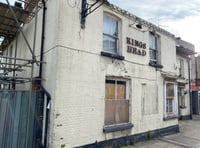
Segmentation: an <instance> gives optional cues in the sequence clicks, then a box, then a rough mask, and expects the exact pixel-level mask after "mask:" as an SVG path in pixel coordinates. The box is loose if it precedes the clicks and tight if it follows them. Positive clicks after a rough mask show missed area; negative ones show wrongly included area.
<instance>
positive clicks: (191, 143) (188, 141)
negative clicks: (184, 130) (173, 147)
mask: <svg viewBox="0 0 200 148" xmlns="http://www.w3.org/2000/svg"><path fill="white" fill-rule="evenodd" d="M160 140H163V141H165V142H169V143H173V144H177V145H180V146H183V147H188V148H200V140H199V139H196V138H192V137H188V136H184V135H180V134H176V135H170V136H165V137H162V138H160Z"/></svg>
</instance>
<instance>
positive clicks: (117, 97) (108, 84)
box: [104, 78, 129, 126]
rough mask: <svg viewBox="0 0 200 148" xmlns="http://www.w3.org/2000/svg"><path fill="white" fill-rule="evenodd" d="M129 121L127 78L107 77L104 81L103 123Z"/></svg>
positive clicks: (113, 123) (110, 123)
mask: <svg viewBox="0 0 200 148" xmlns="http://www.w3.org/2000/svg"><path fill="white" fill-rule="evenodd" d="M128 122H129V84H128V80H124V79H112V78H108V79H106V81H105V120H104V125H105V126H106V125H115V124H120V123H128Z"/></svg>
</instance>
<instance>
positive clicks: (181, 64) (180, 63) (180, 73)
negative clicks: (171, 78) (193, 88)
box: [179, 59, 184, 77]
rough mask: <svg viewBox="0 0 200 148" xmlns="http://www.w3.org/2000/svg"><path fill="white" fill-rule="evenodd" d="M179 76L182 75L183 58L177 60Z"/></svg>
mask: <svg viewBox="0 0 200 148" xmlns="http://www.w3.org/2000/svg"><path fill="white" fill-rule="evenodd" d="M179 77H184V60H183V59H180V60H179Z"/></svg>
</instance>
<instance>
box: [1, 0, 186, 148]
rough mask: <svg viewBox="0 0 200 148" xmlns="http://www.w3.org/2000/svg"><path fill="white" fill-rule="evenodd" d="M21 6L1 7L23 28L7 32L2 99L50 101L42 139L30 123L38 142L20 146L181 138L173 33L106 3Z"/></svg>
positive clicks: (102, 144) (51, 0)
mask: <svg viewBox="0 0 200 148" xmlns="http://www.w3.org/2000/svg"><path fill="white" fill-rule="evenodd" d="M16 4H18V5H16V6H10V5H9V4H7V5H4V4H1V6H3V7H1V10H2V11H4V12H7V15H8V14H9V17H11V18H12V21H13V22H12V23H14V24H12V25H10V26H13V25H18V27H19V28H18V29H16V30H13V32H14V33H13V36H12V38H9V34H8V33H7V34H6V33H5V34H6V35H4V34H3V32H1V35H2V36H4V37H3V40H2V43H1V53H2V56H1V62H2V63H1V64H2V71H1V72H2V74H1V82H2V93H5V91H7V92H8V89H10V90H13V91H17V92H20V91H22V90H29V92H31V93H32V94H34V93H35V92H37V91H41V92H43V94H45V96H44V97H43V99H44V101H45V102H43V103H44V107H42V108H43V110H41V109H40V110H39V113H38V112H37V113H38V114H37V115H38V116H36V117H39V116H40V117H42V119H41V118H40V126H39V127H38V128H37V129H38V130H37V133H35V132H34V131H35V130H34V127H35V126H33V125H32V124H30V123H32V122H33V121H34V123H35V120H34V119H33V120H30V121H29V120H26V121H27V122H28V123H27V125H29V124H30V126H28V127H29V129H33V130H32V131H29V130H26V131H25V135H26V136H27V137H35V136H31V134H33V135H36V137H35V139H33V138H32V139H28V138H26V137H25V139H24V140H22V141H21V145H20V146H19V147H26V146H27V145H29V143H30V141H31V140H32V141H33V142H32V143H31V145H32V147H36V146H35V145H40V144H41V145H43V146H44V147H49V148H57V147H61V148H64V147H66V148H69V147H106V146H113V147H119V146H120V145H121V144H124V143H126V142H128V141H132V140H142V139H148V136H149V135H151V136H158V135H167V134H172V133H175V132H178V131H179V126H178V115H179V106H178V102H179V101H178V92H179V89H181V87H180V88H179V87H178V86H179V84H186V82H185V81H184V82H182V83H181V82H180V83H179V82H178V81H177V78H180V77H178V74H177V56H176V38H175V36H174V35H173V34H172V33H170V32H168V31H166V30H164V29H162V28H160V27H158V26H156V25H154V24H152V23H150V22H148V21H146V20H144V19H142V18H139V17H137V16H135V15H134V14H131V13H129V12H127V11H125V10H123V9H121V8H119V7H117V6H115V5H113V4H110V3H109V2H108V1H105V0H104V1H100V0H97V1H94V0H87V1H86V0H82V1H69V0H59V1H55V0H48V1H45V0H42V1H38V2H37V1H31V4H32V5H23V4H22V5H21V7H19V6H20V4H19V3H16ZM28 4H29V3H28ZM37 4H38V5H37ZM33 6H35V7H33ZM3 8H6V10H4V9H3ZM18 11H19V12H18ZM16 12H18V13H16ZM13 13H15V14H16V15H14V14H13ZM4 14H6V13H4ZM12 16H14V17H12ZM22 17H23V18H22ZM30 17H31V18H30ZM7 18H8V16H5V17H4V22H6V21H8V22H9V20H7ZM17 20H20V21H17ZM27 20H28V21H27ZM10 23H11V22H10ZM15 23H16V24H15ZM20 23H21V24H20ZM8 26H9V25H7V27H8ZM3 29H7V28H6V26H4V27H3ZM180 50H181V49H180ZM28 59H29V60H28ZM23 60H24V62H27V63H24V62H22V61H23ZM180 63H181V61H180ZM20 65H21V67H20ZM36 90H37V91H36ZM183 91H184V90H183ZM181 92H182V90H181ZM29 97H30V98H31V95H29ZM30 98H29V99H30ZM32 100H33V99H32ZM36 100H37V97H36ZM40 100H41V99H40ZM39 102H41V101H39ZM27 105H28V107H29V108H30V107H31V105H32V104H31V103H28V104H27ZM35 106H36V107H37V106H38V103H37V101H36V104H35ZM188 107H189V106H188ZM36 110H37V109H36ZM188 112H189V111H188ZM16 114H17V112H16ZM20 116H21V114H20ZM27 116H28V115H26V117H27ZM33 117H35V116H33ZM37 121H38V120H37ZM20 123H21V122H20ZM36 123H37V122H36ZM16 124H19V122H18V121H16ZM36 125H38V124H36ZM10 126H13V127H14V126H15V124H14V125H10ZM25 127H27V126H26V125H25ZM21 128H22V127H21ZM23 129H26V128H23ZM4 130H6V129H4ZM27 131H29V132H27ZM4 132H5V131H4ZM18 132H20V130H19V131H18ZM38 133H39V134H38ZM14 139H15V138H14ZM0 140H2V139H0ZM18 140H20V138H18ZM24 141H25V142H24ZM35 141H37V142H35ZM6 145H8V143H4V145H3V146H6Z"/></svg>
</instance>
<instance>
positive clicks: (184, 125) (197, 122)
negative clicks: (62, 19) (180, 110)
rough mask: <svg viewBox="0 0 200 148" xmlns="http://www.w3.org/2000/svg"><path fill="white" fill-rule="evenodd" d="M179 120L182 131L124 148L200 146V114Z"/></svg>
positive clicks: (194, 147) (197, 147) (196, 147)
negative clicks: (189, 118)
mask: <svg viewBox="0 0 200 148" xmlns="http://www.w3.org/2000/svg"><path fill="white" fill-rule="evenodd" d="M192 118H193V119H192V120H184V121H179V126H180V132H179V133H177V134H173V135H168V136H164V137H160V138H157V139H153V140H149V141H144V142H138V143H136V144H134V145H133V146H127V147H123V148H200V115H193V117H192Z"/></svg>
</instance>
